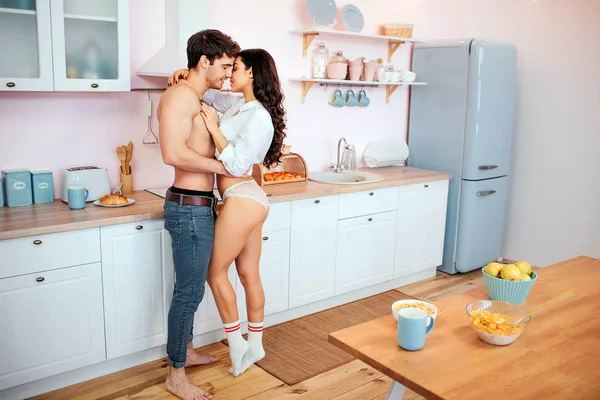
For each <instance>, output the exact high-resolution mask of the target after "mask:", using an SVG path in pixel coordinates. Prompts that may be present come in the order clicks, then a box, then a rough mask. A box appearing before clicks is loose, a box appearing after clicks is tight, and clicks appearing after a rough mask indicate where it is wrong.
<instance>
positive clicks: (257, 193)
mask: <svg viewBox="0 0 600 400" xmlns="http://www.w3.org/2000/svg"><path fill="white" fill-rule="evenodd" d="M228 197H243V198H246V199H252V200H254V201H257V202H259V203H260V204H262V205H263V206H264V207H265V209H266V210H268V209H269V199H268V198H267V195H266V194H265V192H264V190H262V188H261V187H260V186H258V184H257V183H256V181H255V180H251V181H244V182H240V183H236V184H235V185H232V186H230V187H228V188H227V189H226V190H225V192H224V193H223V201H225V200H226V199H227V198H228Z"/></svg>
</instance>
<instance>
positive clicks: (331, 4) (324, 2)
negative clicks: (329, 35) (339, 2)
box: [306, 0, 337, 26]
mask: <svg viewBox="0 0 600 400" xmlns="http://www.w3.org/2000/svg"><path fill="white" fill-rule="evenodd" d="M306 9H307V10H308V13H309V14H310V16H311V18H312V19H313V21H314V22H315V23H317V24H318V25H321V26H332V25H335V23H336V17H337V6H336V4H335V0H306Z"/></svg>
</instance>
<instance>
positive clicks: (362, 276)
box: [335, 211, 397, 296]
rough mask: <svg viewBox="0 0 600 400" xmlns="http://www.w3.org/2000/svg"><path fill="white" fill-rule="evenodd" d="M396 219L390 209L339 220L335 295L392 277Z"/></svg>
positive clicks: (394, 212)
mask: <svg viewBox="0 0 600 400" xmlns="http://www.w3.org/2000/svg"><path fill="white" fill-rule="evenodd" d="M396 219H397V213H396V211H389V212H385V213H381V214H371V215H366V216H364V217H356V218H351V219H345V220H342V221H339V222H338V234H337V261H336V266H335V295H336V296H337V295H340V294H343V293H348V292H352V291H354V290H357V289H362V288H365V287H368V286H372V285H375V284H377V283H381V282H385V281H389V280H391V279H392V277H393V274H394V251H395V246H396Z"/></svg>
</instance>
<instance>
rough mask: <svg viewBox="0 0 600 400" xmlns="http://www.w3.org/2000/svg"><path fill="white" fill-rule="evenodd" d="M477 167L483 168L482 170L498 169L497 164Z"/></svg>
mask: <svg viewBox="0 0 600 400" xmlns="http://www.w3.org/2000/svg"><path fill="white" fill-rule="evenodd" d="M477 168H478V169H479V170H481V171H489V170H490V169H496V168H498V166H497V165H480V166H479V167H477Z"/></svg>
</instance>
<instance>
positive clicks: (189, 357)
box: [185, 347, 221, 367]
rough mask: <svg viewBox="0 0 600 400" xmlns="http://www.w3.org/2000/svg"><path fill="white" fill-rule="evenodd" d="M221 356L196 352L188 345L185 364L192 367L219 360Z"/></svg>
mask: <svg viewBox="0 0 600 400" xmlns="http://www.w3.org/2000/svg"><path fill="white" fill-rule="evenodd" d="M220 359H221V357H219V356H212V355H210V354H200V353H196V351H195V350H194V349H193V348H190V347H188V349H187V351H186V353H185V366H186V367H192V366H194V365H206V364H212V363H215V362H217V361H219V360H220Z"/></svg>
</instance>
